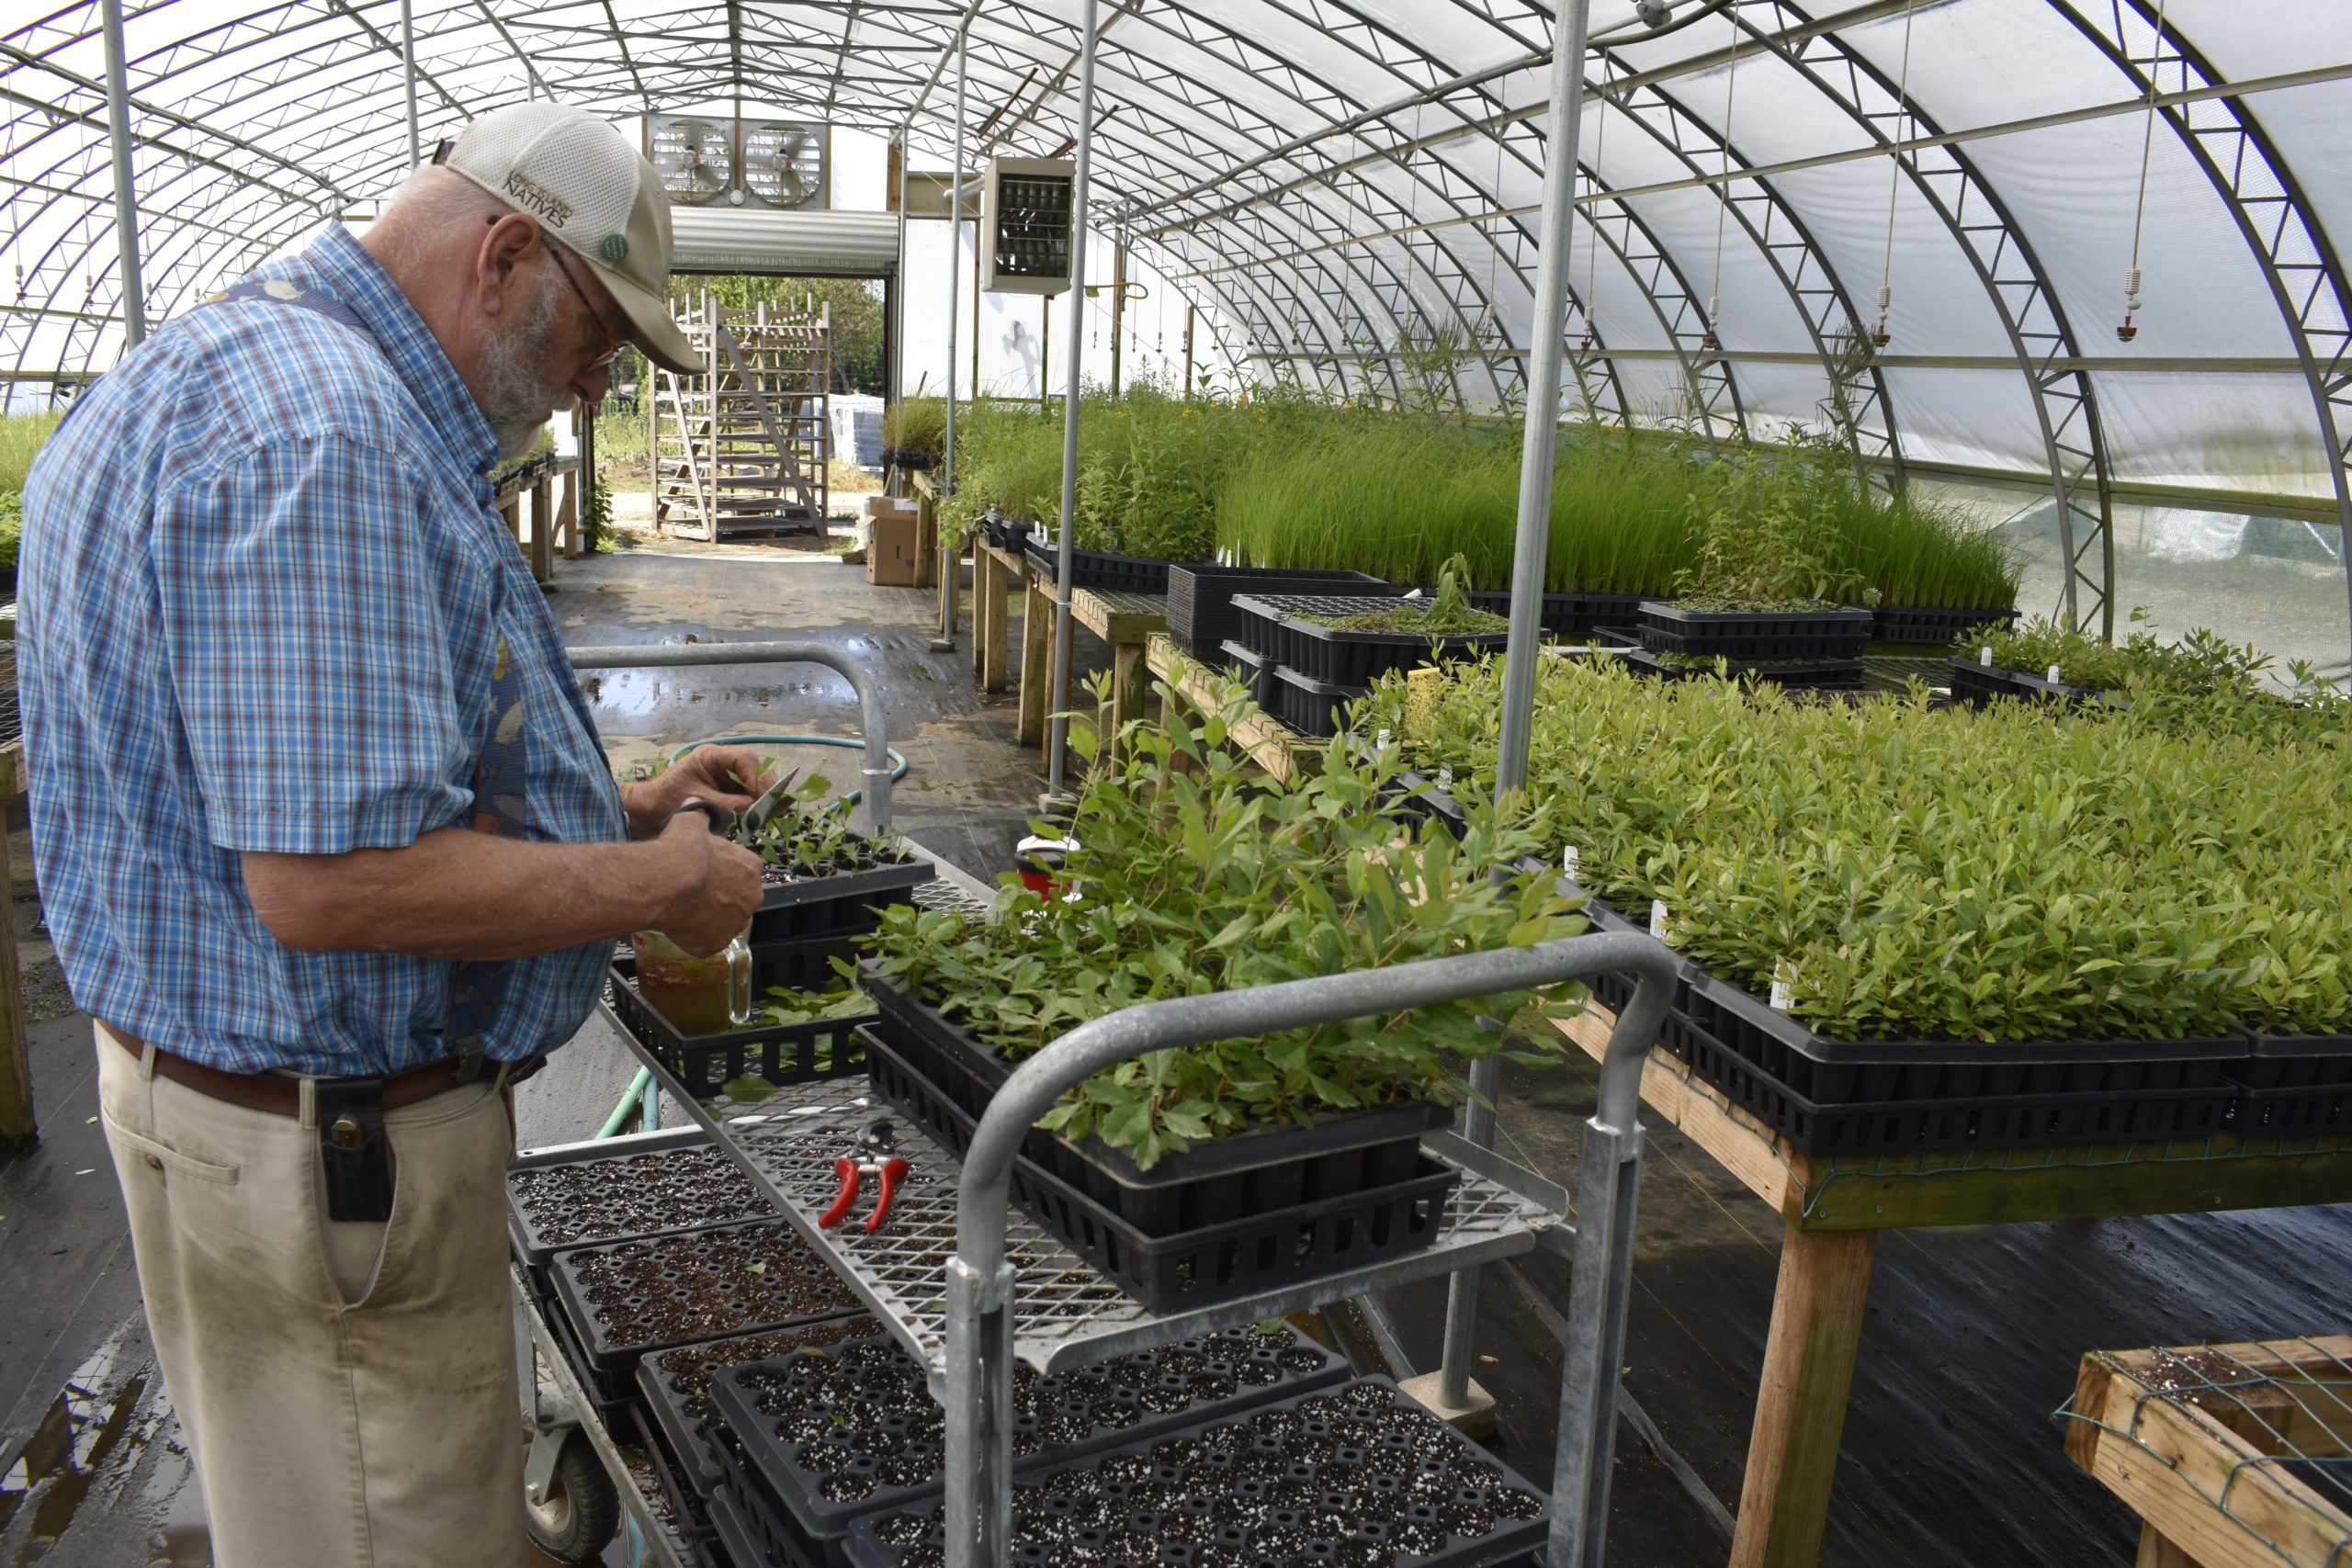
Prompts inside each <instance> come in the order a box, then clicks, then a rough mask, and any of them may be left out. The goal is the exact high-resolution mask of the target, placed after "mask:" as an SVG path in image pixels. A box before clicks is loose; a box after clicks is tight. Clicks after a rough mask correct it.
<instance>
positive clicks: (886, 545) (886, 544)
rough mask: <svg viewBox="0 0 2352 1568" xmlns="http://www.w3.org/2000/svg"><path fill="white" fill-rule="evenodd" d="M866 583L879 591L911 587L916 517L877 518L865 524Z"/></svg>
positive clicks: (908, 514) (913, 569)
mask: <svg viewBox="0 0 2352 1568" xmlns="http://www.w3.org/2000/svg"><path fill="white" fill-rule="evenodd" d="M865 533H866V536H867V537H866V541H865V581H868V582H871V583H873V584H875V585H876V587H881V588H911V587H913V586H914V581H915V516H914V513H912V512H911V511H910V512H909V513H907V514H906V515H905V516H904V517H876V518H873V519H872V520H871V521H870V523H869V524H868V525H867V527H866V529H865Z"/></svg>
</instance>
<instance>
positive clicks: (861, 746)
mask: <svg viewBox="0 0 2352 1568" xmlns="http://www.w3.org/2000/svg"><path fill="white" fill-rule="evenodd" d="M697 746H845V747H847V748H849V749H850V750H853V751H863V750H865V741H863V740H860V739H856V738H855V737H854V736H848V735H713V736H709V737H707V738H706V739H701V740H689V741H687V742H686V743H685V744H684V746H681V747H679V748H678V749H677V750H674V751H673V752H671V753H670V761H673V762H675V761H677V760H678V759H679V758H681V757H683V756H684V755H685V754H686V753H687V752H689V751H691V750H694V749H695V747H697ZM883 750H885V751H887V752H888V754H889V758H890V782H891V783H892V784H897V783H898V782H899V780H900V779H902V778H905V777H906V776H907V759H906V758H905V756H904V755H902V754H901V753H900V752H899V749H898V748H897V747H895V746H886V747H884V748H883ZM861 795H865V791H864V790H862V789H854V790H852V791H850V792H849V793H848V794H847V795H843V796H842V805H844V806H851V805H854V804H856V802H857V800H858V798H859V797H860V796H861Z"/></svg>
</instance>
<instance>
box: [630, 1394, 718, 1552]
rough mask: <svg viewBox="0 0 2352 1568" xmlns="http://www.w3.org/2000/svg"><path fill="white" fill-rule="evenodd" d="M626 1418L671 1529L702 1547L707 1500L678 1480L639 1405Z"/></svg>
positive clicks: (671, 1456)
mask: <svg viewBox="0 0 2352 1568" xmlns="http://www.w3.org/2000/svg"><path fill="white" fill-rule="evenodd" d="M628 1418H629V1422H630V1424H631V1425H633V1426H634V1427H636V1428H637V1440H638V1447H639V1450H640V1451H642V1452H643V1453H644V1455H645V1462H646V1465H647V1466H648V1468H650V1470H651V1471H652V1472H653V1480H654V1483H655V1484H656V1485H658V1486H660V1487H661V1489H662V1501H663V1502H664V1503H666V1504H668V1505H669V1508H670V1513H671V1515H672V1524H673V1529H676V1531H677V1532H678V1534H680V1535H681V1536H683V1537H684V1538H685V1539H686V1540H687V1541H688V1542H689V1543H690V1544H692V1545H695V1546H697V1547H699V1546H702V1545H703V1544H704V1543H705V1542H707V1541H708V1540H710V1537H711V1529H710V1499H709V1498H708V1497H707V1496H705V1495H697V1494H696V1493H695V1492H694V1491H693V1490H692V1489H690V1488H689V1487H688V1486H686V1484H685V1483H684V1482H682V1481H681V1480H680V1479H679V1471H678V1459H677V1456H676V1455H675V1454H673V1453H672V1452H671V1451H670V1447H669V1445H668V1443H667V1442H666V1441H664V1439H663V1438H662V1433H661V1432H660V1430H659V1429H658V1428H656V1427H655V1426H654V1424H653V1420H652V1417H651V1416H648V1415H647V1414H646V1411H645V1407H644V1406H643V1405H632V1406H630V1408H629V1412H628ZM706 1560H707V1553H706Z"/></svg>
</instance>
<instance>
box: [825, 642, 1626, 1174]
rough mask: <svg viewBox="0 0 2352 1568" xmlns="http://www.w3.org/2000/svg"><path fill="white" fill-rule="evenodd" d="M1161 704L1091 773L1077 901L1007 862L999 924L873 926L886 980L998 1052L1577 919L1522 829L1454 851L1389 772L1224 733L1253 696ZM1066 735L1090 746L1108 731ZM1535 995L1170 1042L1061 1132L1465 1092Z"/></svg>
mask: <svg viewBox="0 0 2352 1568" xmlns="http://www.w3.org/2000/svg"><path fill="white" fill-rule="evenodd" d="M1159 695H1160V698H1161V700H1162V702H1163V704H1164V709H1163V711H1164V712H1165V713H1166V714H1167V715H1169V716H1168V717H1167V718H1165V719H1163V720H1161V721H1160V722H1159V723H1155V724H1144V723H1141V722H1137V723H1133V724H1130V725H1128V726H1127V727H1125V729H1123V730H1122V731H1121V733H1120V736H1119V751H1118V760H1117V761H1115V763H1114V764H1112V765H1109V766H1107V767H1104V768H1102V769H1098V770H1097V772H1096V773H1095V774H1094V776H1093V777H1092V778H1091V780H1090V782H1089V783H1088V784H1087V786H1086V788H1085V790H1084V792H1083V793H1082V794H1081V795H1080V798H1079V802H1078V806H1077V811H1076V816H1075V818H1074V819H1073V820H1072V821H1071V822H1070V823H1069V825H1068V829H1067V830H1068V832H1069V835H1070V836H1072V837H1075V838H1076V839H1077V840H1079V842H1080V843H1081V844H1082V845H1083V846H1084V848H1083V849H1081V850H1077V851H1073V852H1071V853H1070V855H1069V859H1068V861H1067V862H1066V864H1065V870H1064V874H1065V876H1066V877H1067V878H1068V879H1069V882H1070V883H1071V884H1074V885H1075V886H1076V887H1077V889H1078V893H1077V897H1074V898H1069V899H1064V898H1061V897H1053V898H1046V897H1040V896H1039V895H1037V894H1035V893H1033V892H1029V891H1027V890H1025V889H1023V888H1021V887H1020V886H1019V882H1018V879H1017V878H1015V877H1012V876H1010V875H1008V876H1007V877H1005V878H1004V879H1003V880H1004V882H1005V884H1006V886H1007V892H1006V895H1005V902H1004V907H1003V911H1002V913H1001V915H1000V916H999V918H998V919H996V920H995V921H994V922H993V923H983V922H978V921H969V920H966V919H963V918H961V917H959V916H957V915H955V914H952V913H946V912H943V911H938V910H930V909H919V908H912V907H909V906H900V907H896V908H888V909H886V910H884V911H883V916H882V926H881V929H880V930H879V931H876V933H874V934H873V935H872V936H871V937H868V938H866V939H865V947H866V949H867V951H868V952H869V953H871V954H872V955H874V956H875V957H876V958H878V959H879V961H880V968H881V970H882V973H883V974H884V975H885V976H887V977H888V978H889V979H891V980H892V981H893V982H895V983H896V984H898V985H899V986H900V987H903V988H905V989H907V990H909V991H910V992H912V993H913V994H915V995H917V996H919V997H921V998H923V999H925V1000H927V1001H929V1002H931V1003H932V1004H933V1005H934V1006H936V1007H939V1008H941V1009H942V1010H944V1011H945V1012H946V1013H947V1014H948V1016H949V1017H950V1018H952V1019H954V1020H955V1021H956V1022H957V1023H958V1024H959V1025H960V1026H961V1027H963V1028H964V1029H965V1030H967V1032H970V1033H971V1034H972V1035H973V1036H974V1037H975V1038H977V1039H978V1041H979V1042H981V1043H982V1044H983V1046H984V1047H986V1048H989V1049H992V1050H994V1051H996V1052H997V1053H999V1054H1000V1055H1001V1056H1002V1057H1003V1058H1004V1059H1005V1060H1007V1061H1009V1062H1019V1061H1022V1060H1023V1059H1025V1058H1026V1057H1028V1056H1030V1055H1034V1054H1035V1052H1036V1051H1038V1050H1039V1049H1040V1048H1042V1047H1043V1046H1045V1045H1046V1044H1048V1043H1051V1042H1052V1041H1054V1040H1055V1039H1057V1038H1058V1037H1060V1036H1061V1035H1063V1034H1065V1033H1067V1032H1069V1031H1070V1030H1071V1029H1074V1028H1076V1027H1077V1026H1078V1025H1080V1024H1081V1023H1084V1022H1086V1021H1088V1020H1090V1019H1094V1018H1099V1017H1101V1016H1103V1014H1105V1013H1109V1012H1113V1011H1115V1010H1118V1009H1120V1008H1123V1007H1127V1006H1129V1005H1131V1004H1134V1003H1136V1002H1144V1001H1151V1000H1157V999H1159V998H1167V997H1182V996H1198V995H1203V994H1205V993H1207V992H1211V991H1220V990H1232V989H1238V988H1240V987H1250V986H1263V985H1271V984H1273V983H1275V982H1277V981H1282V980H1294V979H1301V978H1305V977H1306V976H1317V975H1337V974H1343V973H1347V972H1350V971H1354V970H1363V969H1371V968H1374V967H1376V966H1382V965H1386V964H1408V963H1411V962H1414V961H1415V960H1418V959H1423V958H1434V957H1439V956H1442V955H1443V954H1447V953H1467V952H1478V951H1484V950H1487V949H1492V948H1499V947H1506V946H1523V945H1525V944H1527V943H1530V942H1542V941H1545V940H1548V939H1551V938H1554V937H1562V936H1571V935H1575V934H1577V932H1579V931H1582V930H1583V928H1584V922H1583V920H1582V919H1580V918H1577V917H1576V916H1574V915H1573V914H1571V913H1570V911H1569V908H1568V906H1567V904H1566V902H1565V901H1564V900H1562V899H1560V898H1559V897H1557V896H1556V893H1555V890H1554V888H1553V886H1552V882H1551V879H1550V878H1536V877H1530V876H1527V875H1525V874H1510V872H1509V871H1508V868H1509V867H1510V866H1511V865H1512V863H1514V862H1515V861H1517V860H1518V859H1519V858H1520V857H1521V856H1523V855H1526V854H1529V853H1531V852H1534V851H1536V850H1538V849H1539V848H1540V847H1541V842H1540V840H1538V839H1537V838H1536V836H1535V835H1534V834H1533V833H1532V831H1531V830H1529V829H1526V828H1524V827H1510V828H1498V827H1497V826H1496V825H1495V823H1494V822H1493V820H1492V818H1482V819H1480V820H1478V821H1476V822H1474V823H1473V824H1472V826H1471V827H1470V829H1469V830H1468V832H1467V833H1466V835H1465V836H1464V838H1463V839H1462V840H1461V841H1460V842H1458V843H1457V842H1456V841H1455V840H1453V838H1451V837H1450V836H1448V835H1445V834H1433V835H1430V837H1429V838H1428V839H1426V840H1415V839H1414V838H1413V836H1412V834H1411V832H1410V831H1409V830H1408V825H1407V823H1406V822H1405V821H1404V820H1402V819H1400V818H1399V817H1398V816H1397V807H1395V806H1394V805H1393V804H1391V803H1390V802H1389V801H1388V800H1387V799H1386V798H1385V796H1384V794H1383V789H1384V786H1385V784H1387V782H1388V780H1389V778H1390V777H1391V776H1393V775H1392V773H1390V772H1389V771H1388V770H1386V769H1385V768H1382V767H1375V766H1373V765H1368V764H1367V765H1358V764H1357V763H1355V762H1352V761H1350V760H1349V759H1348V758H1347V756H1346V755H1345V754H1344V753H1343V752H1342V751H1341V750H1340V749H1338V748H1336V747H1335V748H1333V749H1332V750H1330V751H1329V753H1328V754H1327V755H1326V756H1325V757H1324V758H1323V760H1322V762H1321V764H1320V766H1318V767H1316V768H1312V769H1309V770H1308V771H1307V772H1306V776H1305V777H1303V778H1302V779H1301V780H1300V781H1299V782H1297V783H1295V784H1282V783H1280V782H1278V781H1275V780H1273V779H1271V778H1269V777H1267V776H1265V775H1263V774H1261V773H1257V772H1256V771H1255V769H1254V768H1252V767H1251V766H1250V765H1249V763H1248V762H1247V761H1246V760H1244V759H1241V758H1238V757H1236V756H1234V755H1232V754H1230V753H1229V751H1228V750H1227V748H1226V746H1225V744H1224V742H1225V739H1226V735H1227V728H1228V726H1229V725H1230V724H1231V723H1232V722H1233V721H1235V720H1236V719H1237V718H1238V717H1241V716H1245V715H1246V714H1247V713H1248V711H1249V710H1248V708H1247V706H1246V705H1239V704H1237V705H1235V706H1234V707H1232V708H1231V709H1229V710H1228V711H1227V712H1226V713H1224V714H1221V715H1214V716H1200V717H1197V718H1188V717H1187V716H1185V714H1186V709H1185V705H1184V704H1183V703H1182V702H1181V701H1179V700H1177V699H1176V698H1175V697H1174V696H1173V694H1170V692H1168V691H1167V690H1166V689H1165V688H1162V689H1161V691H1160V693H1159ZM1077 728H1079V727H1075V726H1074V727H1073V729H1074V731H1075V730H1076V729H1077ZM1072 743H1073V745H1075V746H1077V747H1078V748H1079V750H1080V751H1081V752H1083V751H1088V750H1091V748H1092V744H1093V737H1091V736H1090V735H1083V734H1077V735H1074V739H1073V742H1072ZM1056 830H1057V831H1060V830H1061V829H1056ZM1562 994H1563V995H1573V994H1577V993H1576V990H1575V988H1574V987H1563V990H1562ZM1530 1000H1531V998H1530V997H1529V996H1527V995H1525V994H1512V995H1505V996H1498V997H1487V998H1477V999H1474V1000H1465V1001H1461V1002H1453V1003H1448V1004H1445V1005H1443V1006H1438V1007H1430V1008H1422V1009H1419V1010H1415V1011H1413V1012H1410V1013H1403V1014H1394V1015H1388V1016H1374V1017H1370V1018H1359V1019H1351V1020H1349V1021H1344V1022H1340V1023H1334V1024H1329V1025H1325V1026H1323V1027H1321V1028H1318V1029H1302V1030H1292V1031H1288V1032H1283V1033H1279V1034H1272V1035H1266V1036H1262V1037H1260V1038H1257V1039H1250V1040H1231V1041H1223V1042H1219V1043H1215V1044H1209V1045H1200V1046H1193V1047H1191V1048H1187V1049H1183V1050H1172V1051H1160V1052H1155V1053H1153V1054H1152V1055H1148V1056H1146V1057H1144V1058H1141V1059H1140V1060H1136V1061H1132V1062H1125V1063H1122V1064H1120V1065H1119V1066H1114V1067H1112V1068H1109V1069H1107V1070H1105V1071H1104V1072H1102V1073H1099V1074H1097V1075H1095V1076H1094V1077H1091V1078H1090V1079H1088V1080H1087V1081H1086V1082H1085V1083H1084V1084H1082V1085H1080V1087H1079V1088H1078V1089H1076V1090H1075V1091H1073V1093H1072V1094H1071V1095H1070V1096H1069V1097H1068V1098H1066V1099H1065V1100H1063V1102H1062V1103H1061V1104H1060V1105H1059V1106H1057V1108H1056V1109H1055V1110H1054V1111H1052V1112H1051V1113H1050V1115H1049V1116H1048V1117H1047V1118H1046V1122H1045V1124H1046V1126H1048V1127H1055V1128H1058V1129H1059V1130H1060V1131H1061V1132H1062V1133H1064V1134H1066V1135H1067V1136H1069V1137H1070V1138H1071V1139H1073V1140H1078V1139H1083V1138H1085V1137H1086V1136H1088V1135H1089V1134H1099V1135H1100V1136H1101V1137H1102V1139H1103V1142H1104V1143H1106V1144H1108V1145H1111V1146H1113V1147H1114V1148H1126V1149H1129V1150H1131V1151H1132V1152H1133V1155H1134V1157H1135V1160H1136V1165H1137V1166H1138V1167H1141V1168H1146V1169H1148V1168H1150V1167H1151V1166H1152V1165H1154V1164H1155V1163H1157V1162H1158V1160H1159V1157H1160V1156H1162V1155H1163V1154H1165V1153H1170V1152H1181V1151H1182V1150H1185V1149H1187V1148H1189V1147H1191V1146H1192V1145H1194V1144H1196V1143H1200V1142H1202V1141H1204V1140H1207V1139H1211V1138H1215V1137H1217V1136H1219V1135H1221V1134H1228V1133H1234V1132H1238V1131H1240V1130H1241V1129H1243V1128H1245V1127H1250V1126H1257V1125H1262V1124H1266V1123H1304V1122H1311V1121H1314V1120H1317V1119H1319V1118H1322V1117H1324V1116H1327V1115H1329V1114H1330V1113H1333V1112H1338V1111H1349V1110H1352V1109H1355V1108H1359V1107H1363V1106H1372V1105H1381V1104H1390V1103H1396V1102H1399V1101H1405V1100H1420V1099H1430V1098H1447V1097H1450V1096H1455V1095H1459V1094H1461V1093H1464V1092H1466V1090H1465V1089H1464V1086H1463V1085H1461V1084H1460V1083H1459V1082H1458V1081H1457V1080H1456V1079H1455V1077H1454V1076H1453V1075H1454V1073H1455V1072H1456V1070H1457V1064H1459V1063H1461V1062H1465V1061H1476V1060H1478V1059H1480V1058H1482V1057H1485V1056H1487V1055H1491V1054H1493V1053H1494V1052H1496V1051H1498V1050H1500V1049H1502V1048H1503V1043H1504V1039H1505V1036H1504V1035H1503V1034H1502V1033H1501V1032H1499V1031H1498V1030H1497V1029H1495V1028H1494V1027H1491V1026H1490V1023H1489V1020H1490V1019H1492V1018H1506V1019H1507V1018H1510V1016H1512V1014H1513V1013H1514V1012H1515V1011H1517V1010H1519V1009H1520V1008H1521V1007H1523V1006H1524V1005H1526V1004H1527V1003H1528V1002H1529V1001H1530ZM1542 1033H1543V1034H1544V1035H1546V1036H1550V1038H1549V1039H1548V1040H1538V1041H1533V1042H1526V1043H1521V1042H1517V1041H1514V1044H1513V1049H1512V1053H1511V1055H1512V1058H1513V1059H1514V1060H1518V1061H1521V1062H1524V1063H1527V1064H1528V1065H1532V1066H1544V1065H1547V1064H1549V1063H1551V1062H1553V1061H1555V1060H1556V1059H1557V1057H1558V1055H1559V1050H1560V1047H1559V1043H1558V1039H1557V1036H1556V1035H1555V1034H1554V1033H1553V1032H1551V1031H1548V1030H1547V1031H1544V1032H1542ZM1522 1047H1532V1048H1522Z"/></svg>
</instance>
